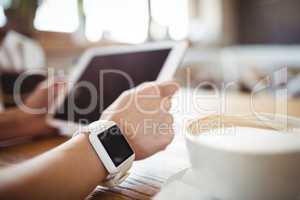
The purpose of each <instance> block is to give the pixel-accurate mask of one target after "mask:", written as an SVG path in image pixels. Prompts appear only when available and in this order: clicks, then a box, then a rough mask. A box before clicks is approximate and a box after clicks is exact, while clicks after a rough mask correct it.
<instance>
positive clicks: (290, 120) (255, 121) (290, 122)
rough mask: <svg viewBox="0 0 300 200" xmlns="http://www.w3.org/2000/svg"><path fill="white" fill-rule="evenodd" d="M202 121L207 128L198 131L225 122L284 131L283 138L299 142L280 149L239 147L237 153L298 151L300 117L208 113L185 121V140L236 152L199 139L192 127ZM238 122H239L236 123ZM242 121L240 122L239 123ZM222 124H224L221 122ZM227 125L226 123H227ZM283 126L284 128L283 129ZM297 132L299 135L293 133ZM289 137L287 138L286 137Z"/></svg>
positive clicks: (299, 147)
mask: <svg viewBox="0 0 300 200" xmlns="http://www.w3.org/2000/svg"><path fill="white" fill-rule="evenodd" d="M200 120H201V122H203V123H204V126H206V127H207V129H203V132H202V131H200V133H204V132H208V131H209V130H211V129H216V128H226V127H228V126H226V122H229V123H233V124H234V125H236V127H249V128H259V129H269V130H276V131H284V132H285V133H287V135H286V136H284V138H285V139H289V138H290V139H291V141H294V142H296V141H299V144H294V145H292V146H287V148H284V149H280V150H278V149H277V150H272V149H268V150H264V151H262V150H261V149H260V150H256V149H247V150H245V149H240V150H238V152H239V153H247V154H249V153H255V154H257V153H260V154H278V153H291V152H299V151H300V118H297V117H292V116H288V115H281V114H276V115H274V114H271V113H259V115H209V116H202V117H198V118H195V119H194V120H191V121H189V122H188V123H187V126H186V127H185V134H184V135H185V136H184V137H185V138H186V140H189V141H191V142H193V143H197V144H201V145H205V146H207V147H210V148H217V149H221V150H227V151H234V152H236V151H237V150H236V149H233V150H232V149H224V148H223V147H218V146H216V145H214V146H211V145H209V144H206V143H205V142H204V141H203V140H200V139H199V135H197V136H196V135H195V134H199V132H197V133H195V132H194V133H193V132H191V131H193V128H194V129H195V128H197V127H195V126H194V127H192V126H193V125H194V124H195V123H197V124H199V121H200ZM220 121H221V124H222V123H225V126H221V127H220V126H213V125H214V123H212V126H209V125H207V123H211V122H217V123H220ZM238 122H239V123H238ZM240 122H242V123H240ZM274 122H276V123H274ZM283 122H287V126H286V127H285V125H282V123H283ZM223 125H224V124H223ZM227 125H228V124H227ZM284 128H285V129H284ZM295 133H299V135H297V134H295ZM207 136H210V135H205V136H200V137H207ZM288 137H289V138H288Z"/></svg>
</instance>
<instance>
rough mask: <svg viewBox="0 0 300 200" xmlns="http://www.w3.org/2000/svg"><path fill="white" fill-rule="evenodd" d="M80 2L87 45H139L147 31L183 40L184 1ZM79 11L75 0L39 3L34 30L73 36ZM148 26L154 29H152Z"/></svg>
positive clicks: (184, 21) (54, 0)
mask: <svg viewBox="0 0 300 200" xmlns="http://www.w3.org/2000/svg"><path fill="white" fill-rule="evenodd" d="M82 1H83V13H84V15H85V24H84V25H85V27H84V26H82V27H84V28H85V30H84V32H85V35H86V38H87V39H88V40H89V41H99V40H100V39H102V38H105V39H109V40H114V41H119V42H126V43H141V42H144V41H146V40H147V37H148V32H149V27H150V29H151V31H150V32H151V34H150V36H152V35H153V34H154V35H155V34H156V33H157V32H158V33H159V32H161V30H165V34H164V35H163V37H161V38H159V39H166V38H171V39H175V40H180V39H184V38H185V37H186V36H187V32H188V0H163V1H162V0H82ZM149 2H151V9H149V4H148V3H149ZM79 10H81V9H78V1H77V0H42V1H41V5H40V6H39V7H38V9H37V13H36V17H35V20H34V25H35V28H37V29H38V30H43V31H56V32H74V31H76V30H77V29H78V27H79V23H80V19H79ZM149 10H151V15H150V14H149ZM0 14H1V13H0ZM150 16H151V20H149V17H150ZM0 17H1V16H0ZM150 21H151V26H150V25H149V22H150ZM152 22H153V23H154V24H155V25H156V26H152ZM80 27H81V26H80ZM157 27H158V29H156V28H157ZM152 29H153V30H152ZM159 29H160V30H159ZM152 33H153V34H152ZM167 34H168V35H167ZM154 39H155V37H154Z"/></svg>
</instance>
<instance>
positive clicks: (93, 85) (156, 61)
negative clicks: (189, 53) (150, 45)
mask: <svg viewBox="0 0 300 200" xmlns="http://www.w3.org/2000/svg"><path fill="white" fill-rule="evenodd" d="M170 51H171V49H159V50H151V51H142V52H130V53H120V54H112V55H102V56H96V57H94V58H93V59H91V61H90V63H89V64H88V66H87V67H86V68H85V70H84V72H83V73H82V74H81V76H80V77H79V79H77V82H76V83H75V84H74V86H73V88H72V91H71V92H70V93H69V94H68V96H67V97H66V98H65V100H64V102H63V103H62V104H61V106H60V107H59V108H58V109H57V110H56V112H55V115H54V117H55V118H56V119H60V120H66V121H73V122H77V123H91V122H93V121H96V120H98V119H99V118H100V116H101V113H102V111H103V110H104V109H105V108H107V107H108V106H109V105H110V104H111V103H113V101H114V100H116V98H117V97H118V96H119V95H120V94H121V93H122V92H123V91H124V90H127V89H129V88H132V87H135V86H137V85H139V84H141V83H143V82H145V81H154V80H156V79H157V76H158V74H159V72H160V71H161V69H162V67H163V65H164V63H165V61H166V59H167V57H168V55H169V53H170Z"/></svg>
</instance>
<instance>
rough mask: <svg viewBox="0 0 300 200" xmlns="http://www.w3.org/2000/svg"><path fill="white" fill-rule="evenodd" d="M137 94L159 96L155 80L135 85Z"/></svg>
mask: <svg viewBox="0 0 300 200" xmlns="http://www.w3.org/2000/svg"><path fill="white" fill-rule="evenodd" d="M137 91H138V95H143V96H153V97H155V98H157V97H160V89H159V87H158V84H157V83H156V82H145V83H143V84H141V85H139V86H138V87H137Z"/></svg>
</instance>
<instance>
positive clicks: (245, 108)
mask: <svg viewBox="0 0 300 200" xmlns="http://www.w3.org/2000/svg"><path fill="white" fill-rule="evenodd" d="M192 93H193V91H190V90H183V91H181V92H179V94H178V95H176V96H175V98H174V100H173V104H174V106H173V108H172V112H173V113H174V116H175V123H176V124H179V126H176V128H175V130H176V131H175V132H176V137H175V139H174V141H173V142H172V144H171V145H170V146H169V147H168V148H167V149H166V151H163V152H160V153H158V154H156V155H154V156H152V157H150V158H148V159H146V160H143V161H138V162H135V163H134V166H133V168H132V169H131V174H130V176H129V177H128V178H127V179H126V181H125V182H123V183H122V184H121V185H120V186H118V187H115V188H113V189H106V188H103V187H100V186H98V187H97V188H96V189H95V190H94V192H93V193H91V194H90V195H89V196H88V197H87V199H101V200H105V199H113V200H114V199H116V200H119V199H120V200H123V199H138V200H146V199H151V198H152V197H153V196H154V195H155V194H157V192H159V190H160V188H161V186H162V185H163V183H164V182H165V181H166V179H167V178H168V177H170V176H172V175H173V174H175V173H177V172H179V171H181V170H183V169H185V168H187V167H189V161H188V155H187V152H186V149H185V145H184V140H183V137H182V134H181V133H182V127H183V121H187V120H189V119H191V118H194V117H195V116H204V115H209V114H213V113H220V112H221V113H223V114H251V113H253V112H271V113H285V112H287V113H288V114H289V115H292V116H297V117H300V99H290V100H288V101H285V100H284V99H280V98H279V99H275V98H273V97H271V96H270V95H265V94H264V95H257V96H255V97H253V98H250V96H249V95H247V94H241V93H230V94H228V95H225V97H226V98H224V96H222V95H219V96H212V95H211V94H210V93H203V92H200V93H197V95H195V96H193V95H192ZM251 99H252V100H251ZM191 102H193V103H191ZM251 102H252V103H251ZM179 105H180V106H179ZM67 139H68V138H66V137H63V136H51V137H44V138H40V139H35V140H30V141H27V142H25V143H22V144H18V145H15V146H10V147H5V148H0V167H5V166H9V165H12V164H16V163H19V162H22V161H24V160H27V159H29V158H32V157H34V156H36V155H39V154H41V153H43V152H45V151H47V150H49V149H51V148H54V147H56V146H57V145H59V144H61V143H63V142H65V141H66V140H67Z"/></svg>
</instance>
